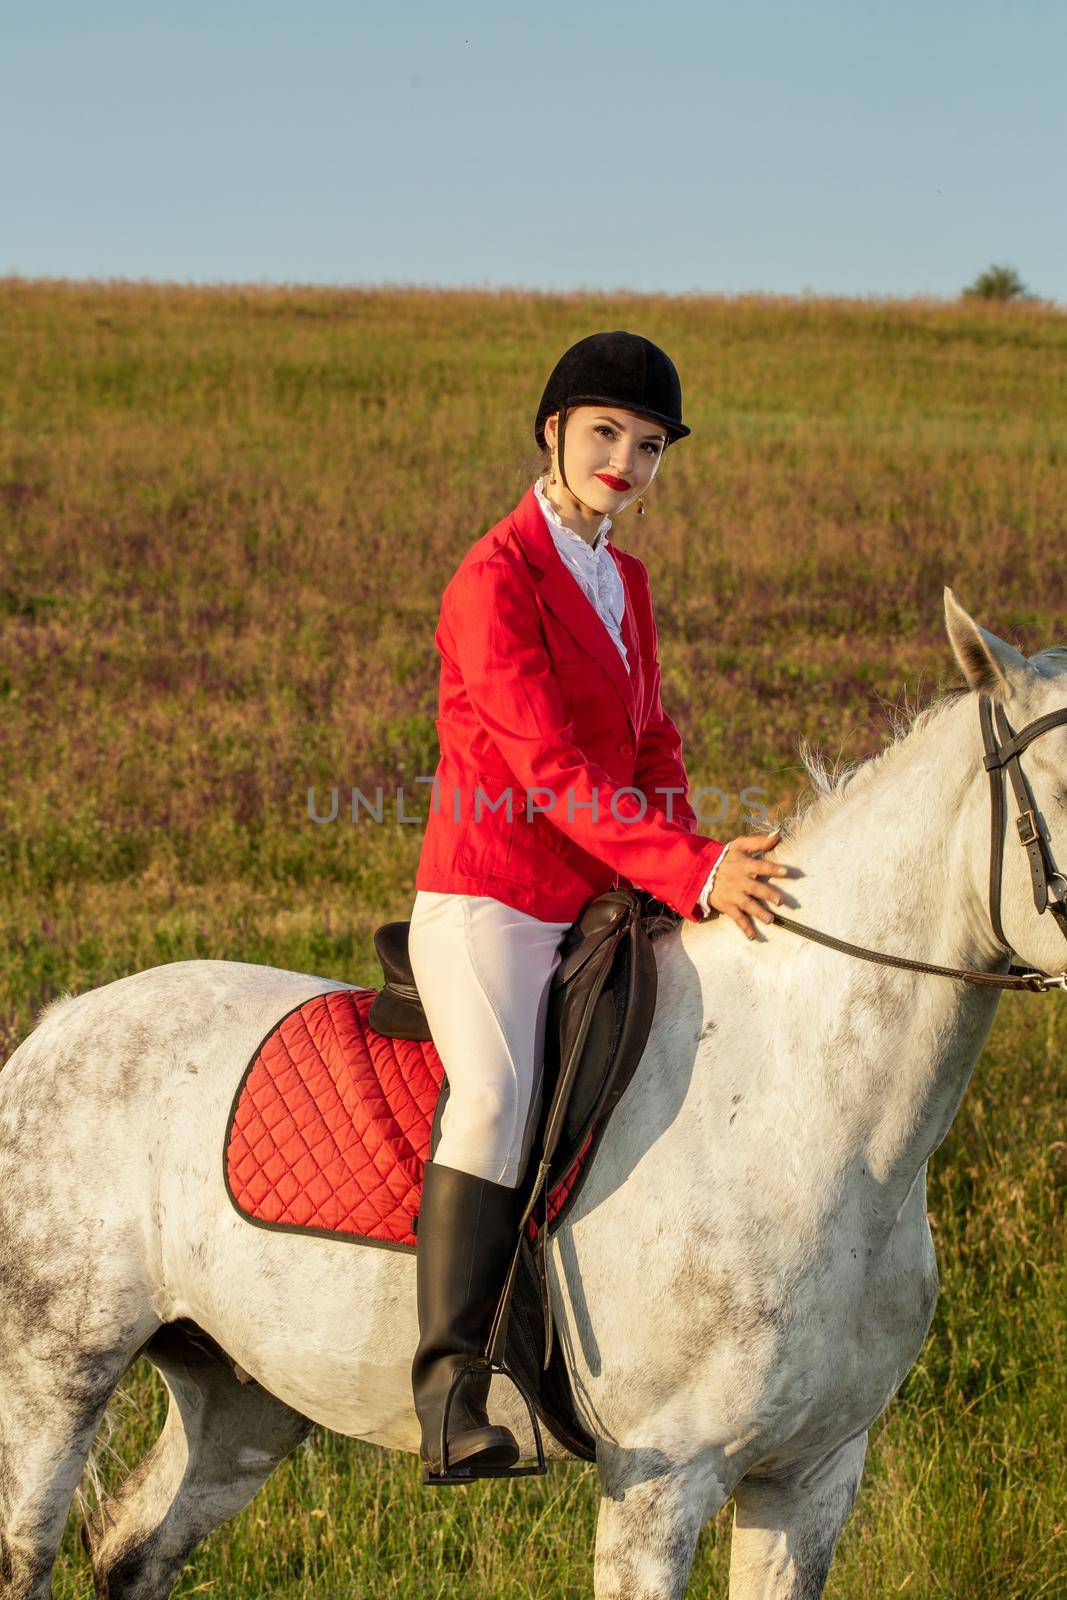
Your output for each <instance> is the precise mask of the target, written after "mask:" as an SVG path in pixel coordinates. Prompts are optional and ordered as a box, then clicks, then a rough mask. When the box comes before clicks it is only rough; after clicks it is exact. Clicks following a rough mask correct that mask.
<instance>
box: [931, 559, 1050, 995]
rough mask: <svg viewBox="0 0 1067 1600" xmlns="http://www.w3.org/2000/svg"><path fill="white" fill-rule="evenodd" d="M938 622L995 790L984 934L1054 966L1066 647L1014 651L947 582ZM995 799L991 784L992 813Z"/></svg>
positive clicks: (1045, 967) (1031, 961) (1028, 962)
mask: <svg viewBox="0 0 1067 1600" xmlns="http://www.w3.org/2000/svg"><path fill="white" fill-rule="evenodd" d="M945 625H946V627H947V629H948V636H949V640H950V642H951V644H952V650H953V653H954V655H955V657H956V660H957V661H958V662H959V665H960V668H961V670H962V672H963V674H964V677H965V678H966V680H967V683H968V685H969V687H970V688H971V689H973V690H974V691H975V693H976V695H978V696H981V697H984V698H985V700H986V702H987V712H986V716H985V719H984V722H985V724H986V738H985V744H986V750H987V757H986V765H987V768H989V769H990V770H991V774H992V779H993V782H994V784H995V785H996V786H998V787H999V788H1000V789H1001V790H1002V792H1003V794H1004V819H1005V823H1004V828H1003V830H1002V837H1003V864H1002V866H1001V868H1000V871H999V874H998V872H997V870H996V869H997V867H998V861H997V846H996V833H997V831H998V830H997V829H996V828H995V827H994V829H993V834H994V838H993V844H992V870H991V874H990V890H989V896H990V916H991V919H992V923H993V929H994V933H995V934H996V935H997V937H998V940H1000V942H1002V943H1004V944H1005V945H1007V946H1008V947H1009V948H1010V949H1011V951H1012V953H1013V954H1014V956H1015V957H1016V959H1017V960H1018V961H1019V962H1020V963H1021V964H1022V965H1023V966H1025V967H1028V968H1031V969H1036V970H1039V971H1043V972H1048V973H1062V972H1064V971H1065V970H1067V904H1065V896H1067V880H1065V878H1064V876H1063V874H1064V873H1067V648H1065V647H1064V646H1062V645H1054V646H1052V647H1050V648H1049V649H1047V650H1042V651H1039V652H1038V654H1037V655H1033V656H1029V657H1027V656H1024V655H1020V653H1019V651H1018V650H1016V649H1014V648H1013V647H1012V646H1011V645H1010V644H1006V643H1005V642H1004V640H1003V639H998V638H997V636H996V634H993V633H988V632H987V631H986V629H985V628H981V627H979V625H978V623H977V622H975V621H974V618H973V617H971V616H969V615H968V613H967V612H966V611H964V609H963V607H962V606H961V605H960V603H959V601H958V600H957V599H956V597H955V595H954V594H953V593H952V590H951V589H947V588H946V590H945ZM980 703H981V702H979V704H980ZM975 716H976V717H978V716H979V711H978V708H977V706H976V710H975ZM1005 718H1006V721H1005V720H1004V719H1005ZM1034 724H1041V726H1039V727H1035V726H1034ZM1013 736H1014V737H1015V738H1016V739H1017V741H1018V744H1017V745H1013V743H1012V740H1013ZM991 747H992V750H991ZM997 752H999V754H998V753H997ZM1013 755H1014V757H1015V759H1012V756H1013ZM1020 789H1021V790H1022V796H1021V798H1020V794H1019V790H1020ZM997 803H998V802H997V801H996V797H995V794H993V793H992V792H991V797H990V805H991V807H993V808H994V809H993V813H992V814H993V817H994V820H995V819H996V810H995V807H996V805H997ZM998 900H999V905H998ZM998 912H999V924H1000V929H999V930H998V927H997V922H998ZM1001 930H1002V934H1003V938H1002V940H1001V938H1000V933H1001Z"/></svg>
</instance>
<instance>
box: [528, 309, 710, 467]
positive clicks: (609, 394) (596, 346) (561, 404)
mask: <svg viewBox="0 0 1067 1600" xmlns="http://www.w3.org/2000/svg"><path fill="white" fill-rule="evenodd" d="M587 405H614V406H620V407H621V408H622V409H623V410H624V411H634V412H636V413H637V414H638V415H639V416H642V417H648V418H649V419H650V421H652V422H658V423H660V424H661V425H662V427H663V429H664V431H665V432H666V435H667V443H666V445H665V446H664V451H666V450H667V449H668V448H669V446H670V445H672V444H673V443H674V441H675V440H676V439H685V438H687V437H688V435H689V434H690V432H691V431H692V430H691V429H690V428H687V427H686V425H685V423H684V422H683V421H682V386H681V383H680V382H679V379H678V371H677V368H676V367H675V365H674V362H673V361H672V360H671V358H670V356H669V355H668V354H667V352H666V351H665V350H661V349H660V347H659V345H658V344H653V343H652V340H651V339H645V338H643V337H642V336H641V334H639V333H626V332H624V331H623V330H622V329H621V328H618V329H616V330H615V331H614V332H612V333H591V334H589V335H588V337H587V338H585V339H579V340H578V343H577V344H573V345H571V347H570V349H569V350H565V351H564V352H563V354H562V355H561V356H560V358H559V360H558V361H557V362H556V365H555V366H554V367H553V369H552V372H551V375H550V376H549V380H548V382H547V383H546V385H545V392H544V394H543V395H542V396H541V404H540V405H539V406H538V408H537V416H536V419H535V421H534V438H535V439H536V441H537V443H538V446H539V447H540V448H541V449H544V447H545V421H546V419H547V418H548V417H550V416H552V414H553V413H554V412H557V411H558V412H559V425H558V433H557V436H556V455H557V463H558V468H559V475H560V477H561V478H562V480H563V483H564V486H565V487H566V488H567V489H570V484H569V483H567V478H566V474H565V471H564V466H563V439H564V431H565V427H566V418H567V411H568V409H569V408H570V407H572V406H587ZM571 493H572V494H573V493H574V491H573V490H571ZM576 498H577V497H576Z"/></svg>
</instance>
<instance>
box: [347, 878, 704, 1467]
mask: <svg viewBox="0 0 1067 1600" xmlns="http://www.w3.org/2000/svg"><path fill="white" fill-rule="evenodd" d="M680 921H681V918H680V917H679V916H678V914H677V913H676V912H674V911H671V910H670V909H669V908H668V907H667V906H665V905H664V904H663V903H662V902H661V901H659V900H656V899H654V897H652V896H651V895H649V894H648V893H647V892H646V891H644V890H636V889H610V890H608V891H607V892H606V893H604V894H601V895H597V896H596V897H595V898H593V899H592V900H590V901H589V902H588V903H587V904H586V905H585V906H584V907H583V909H582V911H581V912H580V914H579V916H578V918H577V919H576V920H575V922H573V923H572V925H571V927H570V928H569V929H568V930H567V932H566V933H565V934H564V936H563V939H562V940H561V943H560V950H561V953H562V959H561V961H560V963H559V965H558V967H557V968H556V971H555V973H554V974H553V976H552V980H551V984H550V989H549V998H548V1012H547V1020H546V1025H545V1047H544V1080H543V1082H544V1090H543V1099H542V1106H541V1114H540V1117H539V1120H538V1125H537V1128H536V1130H535V1133H534V1139H533V1145H532V1149H531V1154H530V1158H529V1161H528V1163H527V1168H526V1172H525V1174H524V1175H523V1177H522V1179H521V1180H520V1184H519V1188H520V1191H521V1195H520V1199H521V1201H522V1202H523V1203H522V1206H521V1210H522V1215H523V1226H522V1229H521V1231H520V1237H519V1241H518V1246H517V1250H516V1254H515V1258H514V1260H513V1262H512V1267H511V1271H510V1272H509V1274H508V1278H507V1282H506V1284H505V1287H504V1293H503V1295H502V1297H501V1302H500V1307H499V1309H498V1312H497V1318H496V1322H495V1324H494V1329H493V1334H492V1335H491V1338H490V1349H491V1351H496V1352H499V1353H500V1354H502V1353H503V1350H504V1347H505V1340H506V1348H507V1358H508V1362H509V1366H508V1367H507V1368H501V1369H500V1370H504V1371H506V1372H507V1375H508V1376H509V1377H511V1378H512V1379H518V1380H521V1381H519V1382H518V1383H517V1386H518V1387H519V1389H520V1392H521V1393H522V1394H523V1398H524V1399H525V1400H526V1403H527V1406H528V1407H529V1408H530V1412H531V1420H533V1411H534V1409H535V1408H536V1410H537V1412H538V1414H539V1415H540V1416H541V1417H542V1420H543V1421H545V1422H546V1424H547V1425H548V1426H549V1427H550V1428H551V1431H552V1432H553V1433H554V1434H555V1436H556V1437H557V1438H558V1439H560V1440H561V1442H562V1443H563V1444H565V1445H566V1446H567V1448H569V1449H570V1450H572V1451H573V1452H574V1454H576V1455H578V1456H580V1457H581V1458H582V1459H584V1460H593V1459H594V1458H595V1451H594V1448H593V1441H592V1439H591V1438H590V1437H589V1434H588V1433H587V1431H586V1430H585V1428H584V1427H583V1425H582V1423H581V1421H580V1419H579V1417H578V1415H577V1412H576V1409H575V1406H574V1399H573V1395H572V1392H571V1388H570V1380H569V1377H568V1375H567V1371H566V1366H565V1364H564V1363H563V1361H562V1358H561V1357H560V1355H559V1352H558V1348H557V1347H556V1346H555V1342H554V1337H553V1333H554V1324H553V1317H552V1302H551V1292H550V1288H549V1277H548V1262H547V1240H548V1235H549V1231H550V1223H551V1226H555V1225H556V1224H558V1223H559V1222H560V1221H561V1220H562V1218H563V1216H564V1214H565V1212H566V1211H567V1210H568V1209H569V1208H570V1206H571V1204H572V1203H573V1202H574V1200H575V1199H576V1197H577V1194H578V1192H579V1189H580V1187H581V1184H582V1181H583V1180H584V1178H585V1176H586V1175H587V1173H588V1171H589V1167H590V1165H591V1161H592V1157H593V1155H594V1154H595V1150H596V1146H597V1145H598V1144H599V1142H600V1139H601V1137H602V1136H603V1133H604V1129H605V1127H606V1126H607V1121H608V1118H609V1116H610V1114H611V1112H612V1110H613V1109H614V1107H615V1106H616V1104H617V1103H618V1101H619V1099H620V1098H621V1096H622V1094H623V1091H624V1090H625V1088H626V1086H627V1084H628V1083H629V1082H630V1079H631V1078H632V1076H633V1073H634V1070H635V1068H636V1066H637V1063H638V1062H639V1061H640V1059H641V1055H642V1052H643V1051H644V1048H645V1044H646V1042H647V1039H648V1035H649V1030H650V1029H651V1026H652V1018H653V1016H654V1014H655V1009H656V984H657V966H656V957H655V952H654V951H653V949H652V943H653V940H654V938H655V937H656V935H657V934H658V933H662V932H664V931H666V930H667V929H668V928H671V927H674V926H675V925H676V924H677V923H678V922H680ZM409 928H410V923H408V922H387V923H385V924H383V925H382V926H381V927H379V928H378V929H377V930H376V932H375V934H374V947H375V949H376V951H377V953H378V959H379V961H380V962H381V965H382V972H383V974H384V977H385V982H384V984H383V985H382V987H381V988H380V989H379V990H378V993H377V994H376V996H375V998H374V1000H373V1002H372V1004H371V1007H370V1011H369V1013H368V1020H369V1022H370V1024H371V1026H372V1027H373V1028H375V1029H376V1030H377V1031H378V1032H379V1033H382V1034H386V1035H388V1036H389V1037H391V1038H394V1039H410V1040H422V1041H426V1040H429V1039H432V1034H431V1031H430V1028H429V1025H428V1023H427V1021H426V1014H425V1012H424V1011H423V1008H422V1002H421V1000H420V998H419V993H418V986H417V985H416V983H415V979H414V975H413V973H412V970H411V959H410V956H409V954H408V932H409ZM447 1097H448V1079H447V1075H446V1076H445V1078H444V1080H443V1081H442V1085H441V1092H440V1095H439V1097H438V1101H437V1106H436V1110H435V1113H434V1120H433V1128H432V1133H431V1142H430V1155H431V1157H432V1156H433V1154H434V1152H435V1150H436V1149H437V1144H438V1141H439V1139H440V1132H441V1118H442V1114H443V1111H444V1108H445V1104H446V1103H447ZM579 1157H582V1158H583V1159H582V1162H581V1167H580V1171H579V1173H578V1175H577V1178H576V1179H575V1180H574V1181H573V1182H572V1185H571V1187H570V1189H569V1191H568V1192H567V1196H566V1200H565V1201H564V1203H563V1206H562V1207H561V1208H560V1209H558V1210H556V1211H555V1212H554V1214H553V1215H552V1217H551V1219H550V1217H549V1213H548V1195H549V1192H550V1190H552V1189H555V1188H556V1187H557V1186H558V1184H559V1183H560V1182H561V1181H562V1180H563V1179H564V1178H566V1177H567V1175H568V1174H570V1173H571V1171H572V1169H573V1168H574V1167H575V1164H576V1162H577V1161H578V1158H579ZM538 1211H539V1212H540V1215H537V1213H538ZM509 1320H510V1324H511V1326H510V1328H509ZM524 1386H525V1387H524ZM527 1389H528V1390H529V1391H530V1393H528V1392H527ZM531 1393H532V1396H533V1404H532V1405H531ZM534 1434H535V1438H536V1440H537V1448H538V1457H539V1460H541V1461H542V1462H543V1456H542V1452H541V1443H540V1435H539V1433H538V1430H537V1425H536V1421H535V1422H534Z"/></svg>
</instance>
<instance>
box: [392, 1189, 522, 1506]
mask: <svg viewBox="0 0 1067 1600" xmlns="http://www.w3.org/2000/svg"><path fill="white" fill-rule="evenodd" d="M516 1199H517V1197H516V1191H515V1190H514V1189H511V1188H508V1187H507V1186H506V1185H505V1184H502V1183H492V1182H490V1181H489V1180H488V1179H487V1178H475V1177H473V1176H472V1175H471V1174H470V1173H468V1172H459V1171H458V1170H457V1169H456V1168H455V1167H443V1166H438V1164H437V1162H436V1161H430V1162H428V1163H427V1165H426V1174H425V1178H424V1180H423V1187H422V1203H421V1205H420V1207H419V1223H418V1248H417V1251H416V1281H417V1285H418V1306H419V1335H420V1337H419V1347H418V1349H417V1350H416V1352H415V1360H414V1361H413V1363H412V1367H411V1384H412V1390H413V1392H414V1396H415V1409H416V1411H417V1412H418V1416H419V1421H420V1423H421V1424H422V1460H423V1462H424V1463H425V1464H426V1465H427V1467H428V1469H429V1471H431V1472H435V1473H436V1472H440V1471H441V1419H442V1414H443V1411H444V1404H445V1396H446V1395H447V1393H448V1389H449V1385H450V1384H451V1382H452V1379H453V1377H454V1375H455V1373H456V1370H457V1368H459V1367H464V1366H466V1365H467V1364H468V1363H469V1361H470V1359H471V1357H472V1356H477V1355H481V1353H482V1352H483V1351H484V1349H485V1343H486V1340H487V1339H488V1337H489V1329H490V1326H491V1324H492V1321H493V1313H494V1312H495V1310H496V1307H497V1302H498V1301H499V1299H500V1294H501V1290H502V1289H503V1287H504V1277H505V1274H506V1272H507V1268H508V1263H509V1261H510V1259H511V1253H512V1251H513V1249H514V1247H515V1243H516V1239H517V1237H518V1216H519V1214H518V1210H517V1204H516ZM489 1383H490V1374H489V1373H488V1372H485V1373H480V1372H478V1373H474V1374H472V1375H471V1376H470V1377H468V1378H465V1379H463V1380H462V1381H461V1382H460V1384H459V1386H458V1387H457V1389H456V1392H455V1394H454V1395H453V1397H452V1404H451V1406H450V1407H449V1412H448V1462H449V1468H450V1469H451V1468H452V1467H461V1468H462V1469H463V1471H464V1474H467V1473H468V1472H469V1475H470V1477H472V1478H477V1477H479V1476H482V1475H483V1474H482V1473H481V1472H480V1470H479V1469H480V1468H484V1467H491V1466H492V1467H497V1468H499V1467H509V1466H511V1465H513V1464H514V1463H515V1462H516V1461H517V1460H518V1459H519V1447H518V1444H517V1442H516V1439H515V1435H514V1434H513V1433H512V1432H511V1430H510V1428H504V1427H496V1426H494V1425H493V1424H492V1423H490V1421H489V1418H488V1417H487V1415H486V1411H485V1403H486V1400H487V1399H488V1396H489Z"/></svg>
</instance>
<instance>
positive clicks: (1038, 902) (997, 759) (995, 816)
mask: <svg viewBox="0 0 1067 1600" xmlns="http://www.w3.org/2000/svg"><path fill="white" fill-rule="evenodd" d="M978 710H979V715H980V717H981V721H982V738H983V741H984V743H985V750H986V754H985V767H986V771H987V772H988V773H989V785H990V791H989V819H990V829H991V833H990V848H989V917H990V921H991V922H992V924H993V932H994V934H995V935H996V937H997V939H998V940H999V942H1000V943H1001V944H1002V945H1003V946H1004V948H1005V949H1006V950H1010V948H1011V946H1010V945H1009V944H1008V941H1007V939H1006V938H1005V937H1004V928H1003V925H1002V923H1001V918H1000V882H1001V876H1002V873H1003V867H1004V785H1003V781H1002V779H1001V776H1000V774H1001V770H1002V769H1004V768H1006V769H1007V773H1008V777H1009V778H1010V779H1011V786H1012V789H1013V790H1014V792H1015V799H1016V802H1017V804H1018V807H1019V814H1018V816H1017V817H1016V819H1015V829H1016V832H1017V833H1018V836H1019V843H1020V844H1021V845H1022V846H1023V848H1024V849H1025V850H1026V856H1027V861H1028V862H1029V865H1030V883H1031V886H1032V888H1033V893H1034V906H1035V908H1036V910H1037V912H1038V914H1039V915H1041V914H1043V913H1044V912H1045V911H1051V912H1052V915H1053V917H1054V918H1055V920H1056V922H1057V924H1058V925H1059V929H1060V932H1061V933H1062V934H1063V936H1064V938H1065V939H1067V906H1065V905H1064V903H1063V901H1062V900H1057V899H1056V898H1055V896H1054V895H1052V894H1050V892H1049V889H1050V884H1051V882H1052V880H1053V879H1056V878H1059V879H1060V881H1061V882H1063V877H1062V874H1060V873H1058V872H1057V871H1056V870H1055V868H1054V867H1053V865H1052V862H1051V860H1050V859H1049V856H1048V850H1047V846H1046V844H1045V840H1044V838H1043V836H1042V833H1041V830H1040V828H1039V827H1038V825H1037V818H1036V817H1035V815H1034V804H1033V795H1032V794H1031V793H1030V788H1029V785H1028V784H1027V781H1026V777H1025V775H1024V773H1023V770H1022V767H1021V765H1020V763H1019V756H1020V753H1021V752H1022V751H1023V750H1025V749H1026V747H1027V745H1029V744H1030V743H1032V741H1033V740H1034V739H1036V738H1037V737H1038V736H1039V735H1040V734H1042V733H1047V732H1048V731H1049V729H1050V728H1057V727H1061V726H1062V725H1063V724H1064V723H1065V722H1067V710H1063V711H1050V712H1048V714H1047V715H1046V716H1043V717H1038V718H1037V719H1036V721H1034V722H1029V723H1027V725H1026V727H1025V728H1021V729H1020V730H1019V732H1018V733H1015V732H1013V730H1012V726H1011V723H1010V722H1009V721H1008V719H1007V717H1006V715H1005V713H1004V708H1003V707H1002V706H1001V705H1000V704H999V703H996V704H994V702H993V701H992V700H991V699H990V698H989V696H988V695H985V694H983V695H980V696H979V700H978ZM994 710H995V712H996V719H997V730H998V731H999V734H1000V739H999V742H998V739H997V734H996V733H995V732H994V730H993V714H994Z"/></svg>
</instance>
